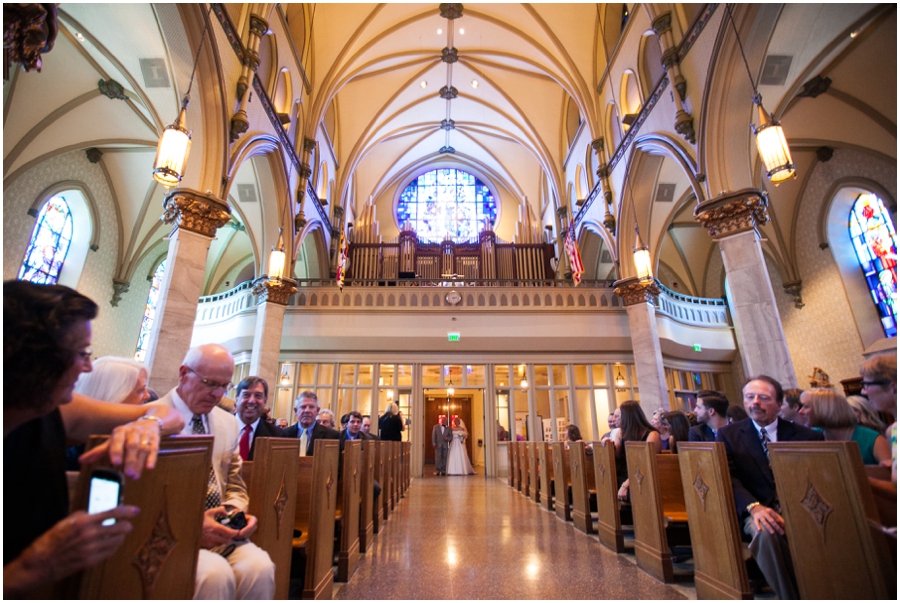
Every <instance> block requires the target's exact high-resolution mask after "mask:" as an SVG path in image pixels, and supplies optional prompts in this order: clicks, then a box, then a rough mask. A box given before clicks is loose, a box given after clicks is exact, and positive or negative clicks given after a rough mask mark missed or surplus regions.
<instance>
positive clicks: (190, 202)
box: [162, 188, 231, 237]
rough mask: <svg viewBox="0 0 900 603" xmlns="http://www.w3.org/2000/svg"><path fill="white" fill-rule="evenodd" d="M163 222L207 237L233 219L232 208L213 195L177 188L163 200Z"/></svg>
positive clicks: (212, 235)
mask: <svg viewBox="0 0 900 603" xmlns="http://www.w3.org/2000/svg"><path fill="white" fill-rule="evenodd" d="M163 208H164V209H165V213H164V214H163V216H162V221H163V222H165V223H166V224H174V225H175V226H176V228H183V229H185V230H189V231H191V232H195V233H197V234H202V235H205V236H207V237H214V236H216V231H217V230H218V229H220V228H222V227H223V226H225V224H226V223H228V221H229V220H230V219H231V208H230V207H228V204H226V203H225V202H224V201H222V200H221V199H219V198H217V197H214V196H212V194H211V193H201V192H200V191H195V190H192V189H189V188H176V189H174V190H173V191H171V192H170V193H169V194H167V195H166V196H165V198H164V199H163Z"/></svg>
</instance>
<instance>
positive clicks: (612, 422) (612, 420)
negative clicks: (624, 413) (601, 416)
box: [600, 408, 621, 442]
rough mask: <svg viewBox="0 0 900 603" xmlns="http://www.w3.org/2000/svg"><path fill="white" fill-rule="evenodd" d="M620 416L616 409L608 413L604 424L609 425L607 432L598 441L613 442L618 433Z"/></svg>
mask: <svg viewBox="0 0 900 603" xmlns="http://www.w3.org/2000/svg"><path fill="white" fill-rule="evenodd" d="M620 416H621V411H620V410H619V409H618V408H616V410H615V411H613V412H611V413H609V416H608V417H607V418H606V424H607V425H609V432H608V433H606V434H604V435H603V437H602V438H600V441H601V442H603V441H605V440H609V441H611V442H612V441H615V438H616V434H617V433H618V432H619V418H620Z"/></svg>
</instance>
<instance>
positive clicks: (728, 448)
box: [716, 375, 824, 599]
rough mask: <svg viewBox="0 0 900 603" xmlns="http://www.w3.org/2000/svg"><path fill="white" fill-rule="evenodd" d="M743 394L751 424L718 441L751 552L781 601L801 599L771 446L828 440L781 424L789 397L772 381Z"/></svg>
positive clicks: (755, 382)
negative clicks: (780, 415)
mask: <svg viewBox="0 0 900 603" xmlns="http://www.w3.org/2000/svg"><path fill="white" fill-rule="evenodd" d="M741 391H742V393H743V399H744V410H746V411H747V414H748V415H749V416H750V418H748V419H744V420H743V421H737V422H735V423H732V424H731V425H726V426H725V427H722V428H721V429H719V431H718V432H717V433H716V441H717V442H723V443H724V444H725V452H726V453H727V454H728V468H729V469H730V473H731V487H732V489H733V490H734V502H735V505H736V506H737V512H738V517H739V518H740V519H741V521H742V522H743V524H744V533H745V534H747V535H748V536H750V538H751V539H752V540H751V542H750V552H751V553H752V554H753V557H754V558H755V559H756V563H757V565H759V569H760V570H761V571H762V574H763V576H765V578H766V582H768V583H769V586H771V587H772V589H773V590H774V591H775V593H776V594H777V595H778V597H779V598H781V599H798V598H799V594H798V591H797V585H796V580H795V578H794V572H793V565H792V562H791V552H790V549H789V548H788V542H787V537H786V535H785V532H784V518H783V517H782V516H781V506H780V504H779V503H778V493H777V492H776V491H775V476H774V475H773V473H772V468H771V467H770V466H769V454H768V444H769V443H770V442H802V441H810V440H822V439H824V437H823V436H822V434H821V433H819V432H816V431H813V430H812V429H809V428H807V427H803V426H802V425H796V424H794V423H791V422H790V421H785V420H779V419H778V411H779V410H780V409H781V402H782V399H783V397H784V391H783V390H782V388H781V384H780V383H778V381H776V380H775V379H773V378H772V377H769V376H767V375H759V376H757V377H751V378H750V379H748V380H747V382H746V383H745V384H744V387H743V388H742V390H741Z"/></svg>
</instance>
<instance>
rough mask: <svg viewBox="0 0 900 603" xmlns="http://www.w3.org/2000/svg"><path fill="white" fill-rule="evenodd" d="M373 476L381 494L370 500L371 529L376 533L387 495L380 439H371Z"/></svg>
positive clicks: (381, 523)
mask: <svg viewBox="0 0 900 603" xmlns="http://www.w3.org/2000/svg"><path fill="white" fill-rule="evenodd" d="M372 457H373V471H374V473H373V476H372V479H373V480H375V481H377V482H378V485H380V486H381V496H380V497H379V498H378V500H377V501H375V500H373V501H372V530H373V531H374V532H375V533H376V534H377V533H378V532H380V531H381V527H382V526H383V525H384V516H385V513H384V498H385V497H386V496H387V491H386V490H385V488H386V487H387V481H386V480H385V479H384V448H383V447H382V446H381V440H372Z"/></svg>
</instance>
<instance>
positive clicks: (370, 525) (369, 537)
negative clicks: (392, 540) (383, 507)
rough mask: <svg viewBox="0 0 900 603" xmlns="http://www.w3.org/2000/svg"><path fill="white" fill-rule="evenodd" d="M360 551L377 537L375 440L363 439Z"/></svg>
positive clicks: (366, 549) (360, 487)
mask: <svg viewBox="0 0 900 603" xmlns="http://www.w3.org/2000/svg"><path fill="white" fill-rule="evenodd" d="M360 466H361V468H362V469H361V476H362V477H361V480H360V486H359V490H360V492H361V493H362V496H361V498H360V501H359V552H360V553H365V552H366V551H368V550H369V546H370V545H371V544H372V541H373V540H374V538H375V512H374V510H373V508H374V506H375V442H374V440H363V443H362V458H361V460H360Z"/></svg>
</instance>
